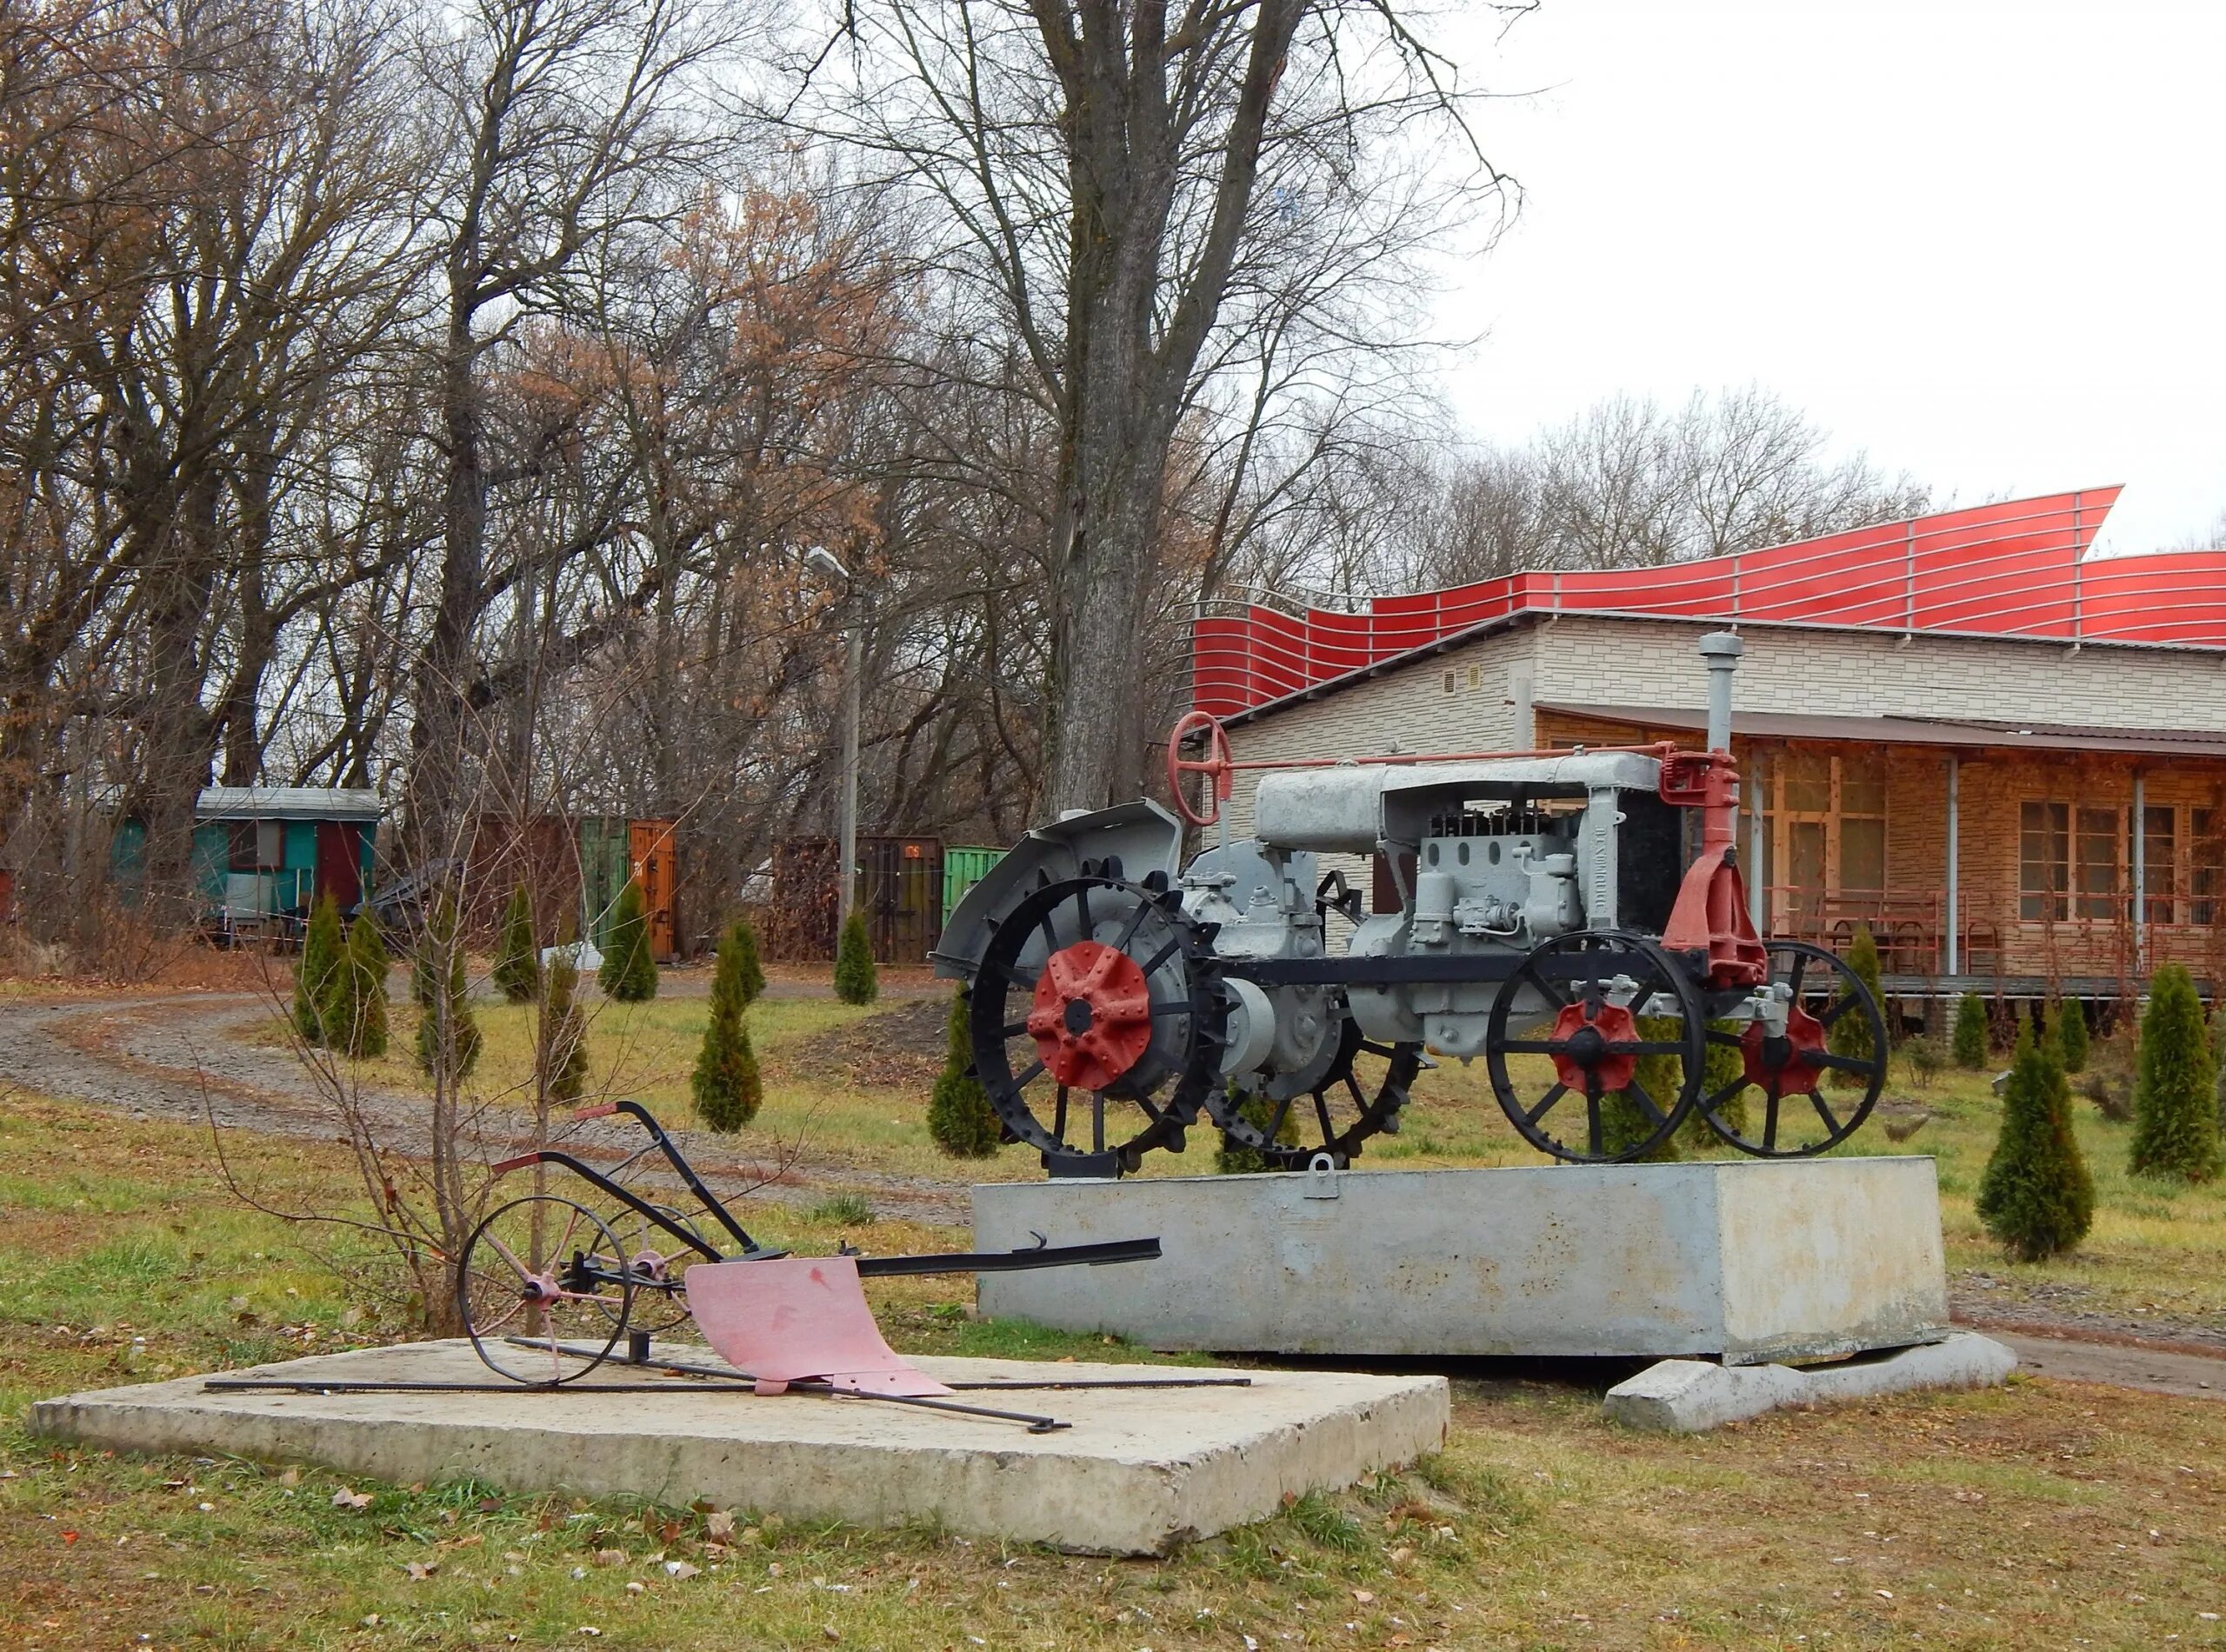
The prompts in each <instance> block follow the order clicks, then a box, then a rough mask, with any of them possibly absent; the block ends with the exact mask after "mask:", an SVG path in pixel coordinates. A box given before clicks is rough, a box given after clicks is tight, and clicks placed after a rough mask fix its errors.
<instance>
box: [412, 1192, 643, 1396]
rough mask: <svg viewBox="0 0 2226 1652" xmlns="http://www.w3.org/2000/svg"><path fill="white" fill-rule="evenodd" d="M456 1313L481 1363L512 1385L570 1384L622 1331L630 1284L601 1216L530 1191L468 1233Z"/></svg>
mask: <svg viewBox="0 0 2226 1652" xmlns="http://www.w3.org/2000/svg"><path fill="white" fill-rule="evenodd" d="M456 1297H457V1314H458V1316H460V1317H461V1318H462V1319H463V1329H464V1331H465V1333H466V1335H468V1336H470V1338H471V1345H472V1347H474V1348H475V1349H478V1351H479V1357H480V1359H481V1360H482V1361H483V1362H484V1363H485V1364H486V1365H487V1367H488V1369H490V1370H494V1371H498V1372H500V1373H501V1374H502V1375H503V1376H507V1377H509V1378H510V1379H511V1380H512V1381H513V1382H527V1383H531V1384H534V1385H536V1386H538V1387H555V1386H557V1385H558V1384H560V1383H564V1382H576V1381H577V1380H578V1379H579V1378H581V1377H583V1376H586V1375H587V1374H588V1373H589V1372H590V1371H592V1370H593V1369H595V1368H596V1366H598V1365H600V1364H602V1363H603V1361H604V1360H605V1359H606V1358H607V1357H609V1356H610V1350H611V1349H613V1348H614V1347H616V1345H617V1342H618V1339H619V1338H620V1337H621V1336H624V1335H625V1333H626V1321H627V1315H628V1313H629V1311H630V1309H632V1307H633V1305H634V1281H633V1278H632V1276H631V1275H630V1272H629V1271H628V1269H627V1266H626V1259H625V1252H624V1251H623V1249H621V1248H620V1246H619V1243H618V1240H617V1238H616V1236H615V1235H613V1234H612V1233H611V1231H610V1229H609V1228H608V1227H607V1226H605V1225H604V1223H603V1219H602V1218H601V1217H600V1216H596V1214H595V1212H594V1211H592V1210H590V1209H588V1208H587V1207H586V1206H585V1205H581V1204H575V1203H574V1202H572V1201H571V1200H570V1199H560V1198H557V1196H555V1195H553V1194H547V1193H534V1194H529V1195H527V1196H525V1197H524V1198H523V1199H513V1200H511V1201H510V1203H508V1204H506V1205H503V1206H502V1207H501V1208H499V1209H497V1210H495V1211H493V1212H491V1213H490V1215H489V1216H488V1217H487V1219H486V1220H485V1221H483V1222H481V1223H480V1224H479V1225H478V1227H477V1228H475V1229H472V1234H471V1237H470V1239H469V1240H468V1241H466V1242H465V1243H464V1247H463V1261H462V1262H461V1263H460V1264H459V1265H458V1267H457V1276H456Z"/></svg>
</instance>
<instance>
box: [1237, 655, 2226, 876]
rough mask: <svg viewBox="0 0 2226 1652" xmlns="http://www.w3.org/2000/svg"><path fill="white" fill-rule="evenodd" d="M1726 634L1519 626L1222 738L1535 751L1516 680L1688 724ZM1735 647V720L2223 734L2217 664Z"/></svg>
mask: <svg viewBox="0 0 2226 1652" xmlns="http://www.w3.org/2000/svg"><path fill="white" fill-rule="evenodd" d="M1720 629H1723V627H1722V626H1721V625H1719V624H1708V623H1697V622H1689V621H1683V620H1671V621H1665V620H1636V619H1615V618H1604V617H1600V616H1570V615H1563V616H1560V617H1558V618H1556V619H1554V620H1552V621H1550V622H1544V621H1536V622H1530V623H1523V624H1520V625H1517V626H1516V627H1515V628H1513V629H1510V630H1506V631H1502V632H1499V633H1496V634H1495V635H1493V636H1486V637H1483V638H1481V639H1479V640H1477V641H1476V642H1473V643H1465V644H1463V645H1462V646H1460V647H1457V648H1453V649H1448V650H1446V651H1445V652H1444V653H1443V654H1437V655H1432V656H1427V657H1425V658H1422V659H1417V660H1416V661H1414V662H1412V663H1410V664H1406V665H1403V666H1400V667H1398V668H1396V669H1393V670H1390V671H1387V672H1385V673H1384V674H1383V675H1382V676H1376V677H1372V678H1370V679H1368V680H1366V681H1364V682H1359V683H1350V684H1349V685H1347V686H1345V687H1343V688H1338V689H1331V690H1330V691H1328V692H1326V693H1324V694H1323V695H1322V696H1320V697H1318V698H1316V699H1313V700H1305V701H1298V702H1295V703H1292V704H1290V705H1289V706H1286V707H1283V708H1280V709H1276V710H1273V711H1270V712H1268V713H1266V714H1265V715H1264V716H1260V717H1258V718H1256V719H1254V720H1252V721H1249V722H1246V723H1241V724H1239V725H1238V726H1237V727H1236V728H1234V729H1230V745H1231V747H1232V749H1234V750H1235V752H1236V756H1239V757H1240V758H1247V757H1250V758H1258V757H1349V756H1368V755H1372V754H1375V753H1378V752H1386V751H1390V750H1393V749H1400V750H1405V751H1473V750H1479V749H1493V748H1503V747H1509V746H1512V745H1514V744H1516V743H1517V742H1518V741H1519V740H1521V741H1527V740H1528V739H1529V737H1530V730H1529V729H1519V728H1518V726H1517V711H1518V707H1517V706H1516V704H1515V703H1514V701H1516V699H1518V698H1519V697H1520V696H1519V694H1518V693H1517V692H1516V686H1517V685H1516V683H1515V682H1514V681H1512V680H1511V679H1512V677H1513V676H1519V675H1520V674H1521V673H1523V672H1524V671H1525V670H1527V671H1528V673H1529V674H1530V696H1531V698H1532V700H1533V701H1534V702H1539V703H1562V704H1583V705H1626V706H1634V707H1636V706H1670V707H1679V708H1684V709H1692V710H1698V709H1701V708H1702V707H1703V706H1704V705H1706V704H1707V703H1708V672H1707V669H1706V668H1705V667H1704V666H1703V664H1702V663H1701V657H1700V652H1699V649H1698V643H1699V641H1700V639H1701V637H1702V636H1703V635H1705V634H1706V633H1707V632H1709V631H1711V630H1720ZM1740 636H1742V637H1743V639H1744V641H1745V643H1746V644H1747V652H1746V654H1745V656H1744V657H1743V658H1742V659H1741V661H1740V663H1739V675H1738V676H1737V678H1736V685H1735V689H1734V704H1735V706H1736V707H1739V708H1743V709H1751V710H1769V711H1784V712H1809V713H1815V714H1817V715H1823V716H1936V717H1973V718H1983V719H2002V718H2026V717H2029V718H2031V719H2033V720H2034V721H2036V722H2039V723H2094V724H2098V725H2102V726H2105V727H2116V728H2128V729H2208V730H2219V731H2226V651H2222V652H2216V653H2214V652H2209V651H2198V650H2195V649H2163V648H2136V647H2122V646H2101V645H2096V644H2092V643H2090V644H2089V645H2088V646H2087V647H2085V648H2083V649H2076V650H2075V649H2071V648H2070V647H2069V646H2068V645H2066V644H2063V643H2027V642H2016V641H2011V640H2009V639H2000V638H1989V637H1952V636H1923V635H1919V636H1916V637H1914V638H1912V639H1910V640H1909V641H1908V642H1907V643H1904V642H1903V639H1902V638H1901V637H1900V636H1898V635H1896V634H1894V633H1890V632H1875V631H1829V630H1809V629H1800V628H1798V627H1793V626H1767V625H1754V624H1749V625H1745V626H1743V627H1741V628H1740ZM1472 671H1473V673H1474V674H1475V686H1474V687H1471V686H1470V674H1471V672H1472ZM1448 672H1451V673H1452V674H1453V685H1454V686H1453V691H1452V692H1451V693H1448V692H1446V689H1445V677H1446V673H1448ZM1255 778H1256V776H1252V775H1243V774H1241V775H1239V776H1237V783H1236V798H1235V800H1234V803H1235V808H1234V812H1233V820H1234V823H1235V826H1236V830H1237V832H1238V833H1239V835H1242V834H1243V832H1246V831H1249V830H1250V822H1251V817H1252V806H1251V784H1252V782H1253V780H1254V779H1255Z"/></svg>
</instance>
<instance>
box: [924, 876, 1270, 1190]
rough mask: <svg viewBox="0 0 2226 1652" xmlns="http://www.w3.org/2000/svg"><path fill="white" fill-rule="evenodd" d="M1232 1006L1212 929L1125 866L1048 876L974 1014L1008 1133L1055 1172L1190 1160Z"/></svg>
mask: <svg viewBox="0 0 2226 1652" xmlns="http://www.w3.org/2000/svg"><path fill="white" fill-rule="evenodd" d="M1226 1015H1227V1010H1226V1009H1225V1007H1224V1004H1223V999H1222V996H1221V990H1220V987H1219V984H1218V983H1217V981H1216V977H1215V973H1214V963H1213V957H1212V951H1211V949H1210V946H1209V944H1208V941H1207V936H1206V932H1205V930H1204V929H1203V927H1202V926H1201V925H1200V924H1199V923H1198V922H1197V921H1196V919H1194V918H1192V917H1191V916H1190V915H1189V914H1188V913H1186V912H1185V911H1183V905H1182V901H1181V897H1180V896H1179V893H1178V892H1177V891H1176V890H1174V889H1170V888H1169V887H1168V885H1167V882H1166V879H1165V878H1164V877H1163V876H1160V875H1159V874H1157V873H1155V874H1153V876H1151V877H1150V879H1148V880H1147V881H1145V882H1144V883H1129V882H1127V881H1126V880H1125V879H1123V877H1122V876H1121V869H1120V864H1119V863H1118V862H1116V861H1112V860H1107V861H1105V862H1102V863H1101V862H1085V863H1083V869H1082V875H1081V876H1076V877H1071V878H1065V879H1061V880H1058V881H1056V882H1055V881H1053V880H1051V879H1050V878H1048V877H1045V878H1043V880H1042V881H1041V882H1040V883H1038V885H1037V887H1036V889H1034V890H1033V891H1031V892H1030V894H1029V895H1028V896H1026V897H1025V898H1024V899H1023V900H1022V901H1021V902H1020V903H1019V904H1017V905H1016V906H1015V907H1014V908H1013V909H1012V910H1011V912H1010V914H1008V915H1007V916H1006V917H1005V918H1004V919H1003V921H1002V922H1000V923H998V925H997V927H996V932H995V933H994V934H992V935H991V936H990V943H989V945H988V947H987V948H986V949H984V950H983V955H982V962H981V965H980V968H979V969H978V970H977V972H976V976H975V979H974V984H973V988H972V991H971V996H970V1000H969V1007H968V1011H967V1016H968V1023H967V1024H968V1032H969V1036H970V1042H971V1043H972V1046H973V1051H974V1069H975V1075H976V1077H977V1078H978V1079H979V1080H980V1081H981V1084H982V1089H983V1092H984V1093H985V1094H986V1095H987V1096H989V1098H990V1105H991V1106H992V1107H994V1108H995V1109H996V1113H997V1117H998V1118H999V1120H1000V1121H1002V1122H1003V1125H1004V1128H1005V1131H1006V1134H1007V1135H1008V1136H1010V1138H1011V1139H1012V1140H1014V1141H1016V1142H1025V1143H1026V1144H1027V1145H1029V1146H1030V1147H1032V1148H1034V1149H1036V1151H1037V1152H1038V1153H1040V1154H1041V1155H1042V1156H1043V1168H1044V1169H1047V1170H1049V1171H1050V1173H1051V1174H1052V1175H1054V1176H1119V1175H1123V1174H1125V1173H1126V1172H1128V1171H1131V1170H1134V1169H1136V1167H1137V1165H1138V1164H1139V1163H1140V1162H1141V1161H1142V1159H1143V1155H1144V1154H1145V1153H1147V1152H1149V1151H1150V1150H1151V1149H1153V1148H1166V1149H1170V1151H1173V1152H1177V1153H1179V1152H1181V1151H1182V1150H1183V1146H1184V1144H1185V1143H1184V1132H1185V1131H1186V1130H1187V1129H1189V1127H1190V1125H1191V1124H1192V1123H1193V1122H1196V1119H1197V1116H1198V1112H1199V1109H1201V1108H1202V1107H1203V1106H1204V1105H1205V1103H1206V1102H1207V1099H1208V1097H1209V1096H1210V1094H1211V1092H1212V1090H1213V1089H1214V1086H1215V1084H1216V1081H1217V1076H1218V1074H1219V1072H1220V1064H1221V1047H1222V1038H1223V1021H1224V1019H1225V1017H1226Z"/></svg>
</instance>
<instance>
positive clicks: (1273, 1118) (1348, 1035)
mask: <svg viewBox="0 0 2226 1652" xmlns="http://www.w3.org/2000/svg"><path fill="white" fill-rule="evenodd" d="M1422 1065H1423V1047H1422V1046H1421V1045H1420V1044H1406V1043H1402V1044H1385V1043H1379V1042H1376V1040H1374V1039H1372V1038H1370V1037H1368V1036H1365V1035H1364V1034H1363V1032H1362V1031H1361V1029H1360V1024H1359V1023H1357V1022H1356V1021H1354V1020H1353V1018H1352V1016H1350V1014H1348V1015H1347V1016H1345V1017H1344V1024H1343V1027H1342V1029H1340V1035H1339V1038H1338V1042H1336V1045H1334V1046H1333V1047H1332V1048H1331V1049H1330V1051H1329V1052H1328V1056H1327V1059H1326V1062H1324V1063H1323V1064H1321V1065H1320V1066H1319V1067H1318V1068H1317V1069H1310V1070H1306V1071H1302V1072H1298V1073H1291V1074H1283V1075H1279V1076H1276V1077H1274V1078H1270V1079H1269V1080H1268V1081H1267V1082H1265V1083H1263V1085H1261V1087H1260V1089H1258V1091H1257V1092H1256V1093H1255V1092H1249V1091H1244V1090H1238V1089H1216V1091H1215V1094H1214V1098H1213V1102H1212V1106H1213V1113H1214V1122H1216V1124H1218V1125H1220V1126H1221V1131H1222V1135H1223V1136H1224V1137H1225V1138H1226V1139H1227V1140H1228V1142H1230V1145H1231V1146H1234V1147H1240V1148H1246V1149H1250V1150H1251V1151H1252V1152H1254V1153H1256V1154H1258V1155H1259V1156H1260V1157H1261V1158H1262V1159H1263V1161H1264V1162H1266V1164H1267V1166H1268V1168H1269V1169H1275V1170H1303V1169H1305V1168H1306V1167H1307V1166H1308V1165H1310V1164H1311V1163H1313V1162H1314V1159H1315V1156H1316V1155H1317V1154H1322V1153H1327V1154H1328V1155H1329V1156H1330V1158H1331V1159H1333V1160H1335V1161H1336V1163H1337V1165H1338V1167H1339V1168H1340V1169H1342V1168H1343V1167H1344V1166H1346V1165H1348V1164H1350V1163H1351V1162H1353V1160H1355V1159H1356V1158H1358V1157H1359V1156H1360V1151H1361V1145H1362V1143H1363V1142H1366V1141H1367V1140H1368V1138H1369V1137H1370V1136H1380V1135H1383V1134H1385V1133H1387V1132H1390V1133H1396V1131H1397V1130H1398V1128H1399V1109H1401V1108H1403V1107H1404V1106H1405V1105H1406V1104H1407V1096H1408V1092H1409V1091H1410V1089H1411V1088H1412V1087H1413V1085H1414V1082H1415V1076H1416V1074H1417V1073H1419V1072H1420V1071H1421V1070H1422Z"/></svg>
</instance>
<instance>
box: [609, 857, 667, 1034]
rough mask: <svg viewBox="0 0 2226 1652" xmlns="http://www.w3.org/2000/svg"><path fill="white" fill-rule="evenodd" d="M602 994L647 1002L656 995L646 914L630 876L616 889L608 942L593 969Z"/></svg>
mask: <svg viewBox="0 0 2226 1652" xmlns="http://www.w3.org/2000/svg"><path fill="white" fill-rule="evenodd" d="M596 980H597V981H598V982H600V983H602V986H603V996H604V997H606V998H615V999H616V1000H617V1001H618V1002H619V1003H630V1004H637V1003H648V1002H649V1001H650V999H652V998H654V997H656V996H657V961H656V959H655V958H654V957H652V956H650V915H649V909H648V908H647V907H645V906H644V905H643V902H642V886H641V884H640V883H637V882H636V881H635V880H634V879H632V878H629V879H627V880H626V887H625V888H624V889H621V890H620V891H619V893H618V905H617V908H616V909H615V910H614V911H613V912H612V913H611V916H610V946H609V947H607V948H606V949H604V951H603V967H602V968H601V969H598V970H597V971H596Z"/></svg>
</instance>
